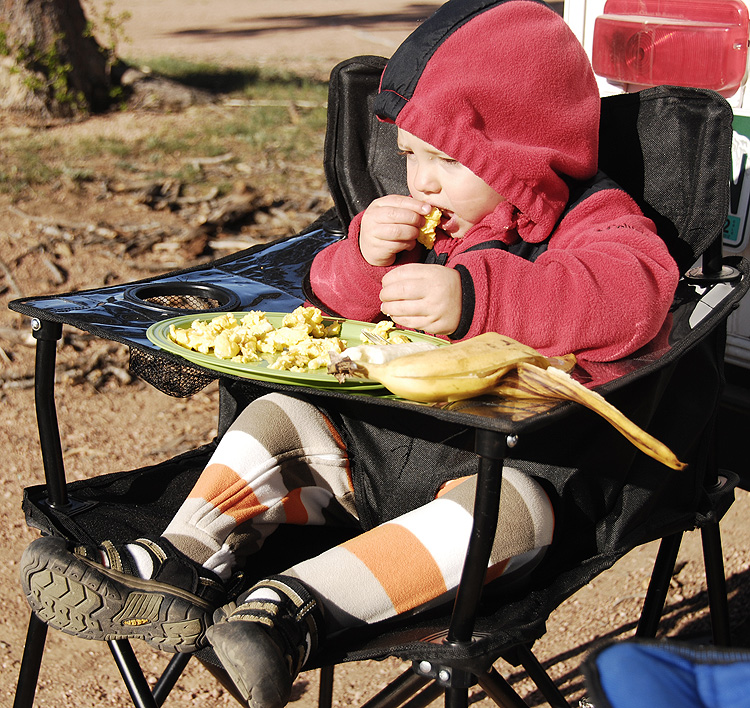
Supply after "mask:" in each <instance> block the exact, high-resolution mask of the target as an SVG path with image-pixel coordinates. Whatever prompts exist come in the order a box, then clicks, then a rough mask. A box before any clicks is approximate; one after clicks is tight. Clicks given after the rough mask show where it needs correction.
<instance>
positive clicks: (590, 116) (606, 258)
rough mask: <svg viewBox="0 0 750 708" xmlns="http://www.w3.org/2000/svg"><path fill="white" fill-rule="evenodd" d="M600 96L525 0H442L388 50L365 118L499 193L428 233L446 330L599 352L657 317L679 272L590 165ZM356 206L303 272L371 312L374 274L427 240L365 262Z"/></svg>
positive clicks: (621, 195) (556, 27) (554, 350)
mask: <svg viewBox="0 0 750 708" xmlns="http://www.w3.org/2000/svg"><path fill="white" fill-rule="evenodd" d="M599 109H600V99H599V94H598V90H597V86H596V82H595V80H594V76H593V73H592V70H591V67H590V64H589V62H588V59H587V57H586V55H585V53H584V51H583V48H582V47H581V45H580V44H579V42H578V40H577V39H576V38H575V36H574V35H573V34H572V32H571V31H570V29H569V28H568V27H567V25H566V24H565V23H564V22H563V20H562V19H561V18H560V17H559V16H558V15H557V14H556V13H555V12H554V11H553V10H551V9H550V8H549V7H548V6H547V5H546V4H545V3H543V2H539V1H538V0H500V1H497V0H496V1H495V2H489V1H488V0H452V1H451V2H448V3H446V4H445V5H444V6H442V7H441V8H440V9H439V10H438V11H437V12H436V13H435V14H434V15H433V16H432V17H431V18H430V19H428V20H427V21H426V22H425V23H424V24H422V25H421V26H420V27H419V28H418V29H417V30H416V31H415V32H414V33H413V34H412V35H411V36H410V37H409V38H407V39H406V41H405V42H404V44H403V45H401V47H400V48H399V49H398V50H397V51H396V53H395V54H394V55H393V57H392V58H391V59H390V60H389V62H388V65H387V67H386V69H385V71H384V73H383V77H382V79H381V86H380V91H379V94H378V97H377V99H376V103H375V111H376V113H377V115H378V117H379V118H380V119H381V120H385V121H389V122H395V123H396V124H397V125H398V126H399V127H401V128H402V129H404V130H406V131H408V132H409V133H411V134H413V135H416V136H417V137H418V138H420V139H421V140H423V141H425V142H427V143H430V144H431V145H432V146H434V147H435V148H437V149H438V150H440V151H442V152H444V153H446V154H447V155H449V156H450V157H452V158H454V159H456V160H458V161H459V162H460V163H462V164H463V165H464V166H466V167H468V168H469V169H470V170H472V172H474V173H475V174H476V175H478V176H479V177H481V178H482V179H483V180H484V181H485V182H486V183H487V184H489V185H490V186H491V187H492V188H493V189H494V190H495V191H496V192H498V193H499V194H501V195H502V196H503V197H505V199H506V200H507V201H506V202H503V203H501V204H500V205H499V206H498V207H497V209H496V210H495V211H494V212H493V213H491V214H489V215H488V216H487V217H485V218H484V219H483V220H482V221H481V222H480V223H478V224H476V225H475V226H474V227H473V228H472V229H470V230H469V231H468V232H467V233H466V235H465V236H464V237H463V238H462V239H453V238H451V237H449V236H448V235H447V234H445V233H441V232H438V238H437V240H436V242H435V247H434V253H433V254H430V256H429V258H430V259H431V260H432V262H435V259H437V262H438V263H442V264H443V265H444V266H445V267H447V268H455V269H456V270H458V272H459V273H460V275H461V285H462V316H461V322H460V324H459V327H458V329H457V330H456V331H455V332H454V333H453V334H452V335H451V338H452V339H463V338H467V337H473V336H475V335H478V334H481V333H482V332H486V331H496V332H500V333H502V334H505V335H508V336H510V337H513V338H515V339H517V340H519V341H521V342H523V343H525V344H529V345H531V346H533V347H535V348H537V349H538V350H539V351H541V352H542V353H543V354H547V355H552V354H565V353H568V352H575V353H576V354H578V355H579V356H581V357H583V358H586V359H590V360H593V361H609V360H613V359H618V358H620V357H623V356H626V355H628V354H630V353H632V352H633V351H635V350H636V349H638V348H639V347H640V346H642V345H643V344H645V343H647V342H648V341H649V340H650V339H652V338H653V337H654V336H655V335H656V334H657V332H658V331H659V329H660V327H661V325H662V323H663V322H664V320H665V318H666V315H667V311H668V308H669V306H670V304H671V302H672V298H673V295H674V291H675V288H676V285H677V280H678V275H679V274H678V272H677V267H676V265H675V263H674V261H673V259H672V258H671V256H670V255H669V252H668V251H667V249H666V246H665V245H664V243H663V241H662V240H661V239H660V238H659V236H658V235H657V234H656V233H655V226H654V224H653V222H651V221H650V220H649V219H647V218H646V217H645V216H643V214H642V213H641V212H640V210H639V208H638V206H637V205H636V204H635V202H634V201H633V200H632V199H631V198H630V197H629V196H628V195H627V194H626V193H625V192H623V191H622V190H621V189H619V188H618V187H617V185H615V184H614V183H612V182H611V181H608V180H603V181H602V180H601V179H598V180H595V179H594V178H595V176H596V174H597V149H598V128H599ZM587 180H588V181H592V182H595V184H596V185H598V186H595V187H594V188H591V189H590V190H589V192H588V195H587V197H586V198H585V199H581V200H578V202H577V203H576V204H575V205H573V206H572V207H571V205H570V204H569V201H570V199H571V194H570V192H571V189H577V188H578V187H577V185H580V184H581V183H585V182H586V181H587ZM566 207H567V209H566ZM361 217H362V215H361V214H360V215H359V216H358V217H356V218H355V219H354V220H353V221H352V224H351V226H350V229H349V234H348V238H346V239H343V240H342V241H339V242H337V243H335V244H333V245H331V246H329V247H328V248H326V249H325V250H323V251H322V252H320V253H319V254H318V255H317V256H316V258H315V260H314V262H313V264H312V268H311V271H310V285H311V287H312V290H313V292H314V294H315V297H316V298H317V299H318V300H319V301H320V302H321V303H323V304H324V305H325V306H326V307H327V308H329V309H330V311H331V312H336V313H337V314H339V315H342V316H345V317H349V318H352V319H358V320H366V321H373V320H376V319H378V318H379V317H380V316H381V313H380V298H379V293H380V289H381V286H380V282H381V279H382V277H383V275H384V274H385V272H387V271H388V270H389V269H390V268H398V267H399V265H402V264H403V263H409V262H415V261H424V260H425V258H426V257H427V251H426V250H425V249H424V248H423V247H422V246H417V247H416V248H415V249H414V250H412V251H407V252H402V253H400V254H399V256H398V257H397V259H396V262H395V263H394V264H393V265H392V266H388V267H375V266H371V265H369V264H368V263H367V262H366V261H365V260H364V258H363V257H362V255H361V253H360V251H359V245H358V237H359V225H360V222H361ZM524 244H528V245H529V246H528V248H526V252H525V254H524V251H523V248H519V246H521V247H525V246H524ZM529 249H530V250H529ZM529 252H531V253H533V256H532V257H531V259H529V255H528V254H529ZM518 254H522V255H518Z"/></svg>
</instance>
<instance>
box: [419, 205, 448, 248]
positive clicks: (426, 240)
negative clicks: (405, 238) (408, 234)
mask: <svg viewBox="0 0 750 708" xmlns="http://www.w3.org/2000/svg"><path fill="white" fill-rule="evenodd" d="M442 216H443V212H442V211H440V209H438V208H437V207H432V211H431V212H430V213H429V214H428V215H427V216H425V218H424V226H423V227H422V228H420V229H419V236H417V241H419V243H421V244H422V245H423V246H424V247H425V248H432V247H433V246H434V245H435V229H436V228H437V225H438V224H439V223H440V219H441V218H442Z"/></svg>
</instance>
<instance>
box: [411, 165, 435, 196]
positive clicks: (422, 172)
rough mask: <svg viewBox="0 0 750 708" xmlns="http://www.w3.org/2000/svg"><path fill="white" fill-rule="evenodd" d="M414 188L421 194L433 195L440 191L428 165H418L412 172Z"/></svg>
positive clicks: (432, 171) (433, 172)
mask: <svg viewBox="0 0 750 708" xmlns="http://www.w3.org/2000/svg"><path fill="white" fill-rule="evenodd" d="M413 181H414V188H415V189H416V190H417V191H419V192H422V193H423V194H434V193H435V192H439V191H440V181H439V180H438V179H437V176H436V175H435V171H434V170H433V169H432V166H431V165H430V164H426V165H420V166H419V167H417V168H416V170H415V172H414V177H413Z"/></svg>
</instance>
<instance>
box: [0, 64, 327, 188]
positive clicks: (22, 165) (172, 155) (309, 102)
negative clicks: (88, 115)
mask: <svg viewBox="0 0 750 708" xmlns="http://www.w3.org/2000/svg"><path fill="white" fill-rule="evenodd" d="M149 64H150V67H151V69H152V71H154V72H158V73H160V74H163V75H165V76H169V77H170V78H173V79H177V80H180V81H183V82H184V83H190V84H191V85H193V86H200V87H201V88H206V87H208V88H209V89H210V90H212V91H215V92H216V93H217V95H218V96H217V97H218V99H219V100H218V102H217V104H216V105H209V106H195V107H192V108H190V109H187V110H186V111H184V112H182V113H164V114H161V115H159V116H158V117H154V115H153V114H150V116H149V118H148V120H149V121H150V122H153V123H154V128H153V130H151V131H150V132H148V134H147V135H146V136H145V137H144V135H143V132H142V131H139V132H138V134H135V133H134V134H132V135H128V134H127V132H123V131H117V130H112V131H111V132H110V131H106V130H104V131H102V130H101V129H97V131H96V135H94V136H92V135H86V131H85V130H82V131H72V134H69V135H66V136H65V138H62V137H61V136H60V134H59V133H58V132H57V131H56V130H55V129H50V130H39V131H31V132H27V133H17V134H15V135H2V134H0V154H2V155H3V164H2V166H1V167H0V192H4V193H19V192H21V191H23V189H25V188H28V187H34V186H36V185H40V184H43V183H45V182H50V181H52V180H55V179H57V178H59V176H60V175H61V174H62V173H63V171H64V170H73V171H75V172H76V173H79V172H80V173H83V172H85V173H86V174H93V173H96V175H97V177H102V178H109V177H113V176H114V175H115V174H117V173H118V172H120V173H122V172H126V173H131V174H132V173H135V172H140V173H144V172H146V173H147V174H148V175H150V176H152V177H154V178H156V177H157V175H158V176H160V177H170V178H174V179H179V180H181V181H185V182H189V183H196V182H200V181H206V180H207V179H210V178H212V177H211V175H210V172H211V171H210V170H208V169H207V170H201V169H195V168H193V167H190V160H191V159H194V158H211V157H216V156H219V155H227V154H231V155H232V158H231V160H229V161H228V163H227V165H226V166H227V167H229V168H232V167H233V166H234V165H235V164H238V163H242V164H243V165H245V166H249V168H250V172H247V171H245V172H243V174H244V175H247V176H248V179H250V181H252V182H253V184H254V185H255V186H257V187H258V188H261V189H262V188H263V187H264V185H263V184H262V183H261V182H262V181H266V182H267V183H268V184H269V188H272V187H279V188H282V189H283V188H284V186H285V177H284V174H283V173H284V169H286V168H285V167H284V165H286V164H293V165H298V166H299V165H305V166H306V167H310V166H313V167H316V168H322V163H323V138H324V135H325V126H326V100H327V85H326V84H325V83H324V82H320V81H315V80H312V79H309V78H306V77H301V76H296V75H294V74H291V73H289V72H280V71H275V70H272V69H265V68H263V69H261V68H256V67H248V68H246V69H233V68H225V67H222V66H220V65H215V64H205V63H194V62H187V61H185V60H180V59H173V58H166V59H159V60H154V61H152V62H150V63H149ZM222 98H224V99H227V100H225V101H222V100H221V99H222ZM228 99H232V100H231V101H229V100H228ZM115 116H116V114H113V123H114V122H115V121H114V117H115ZM98 120H102V118H99V119H98ZM104 120H106V117H105V118H104ZM144 120H145V119H144ZM136 121H137V116H136ZM256 171H257V174H255V172H256ZM217 172H218V170H217ZM66 174H67V172H66ZM216 179H221V180H223V181H226V180H227V176H226V170H225V172H224V174H217V175H216Z"/></svg>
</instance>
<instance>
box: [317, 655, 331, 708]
mask: <svg viewBox="0 0 750 708" xmlns="http://www.w3.org/2000/svg"><path fill="white" fill-rule="evenodd" d="M333 670H334V667H333V666H332V665H331V666H321V667H320V689H319V690H318V708H331V706H332V705H333Z"/></svg>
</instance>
